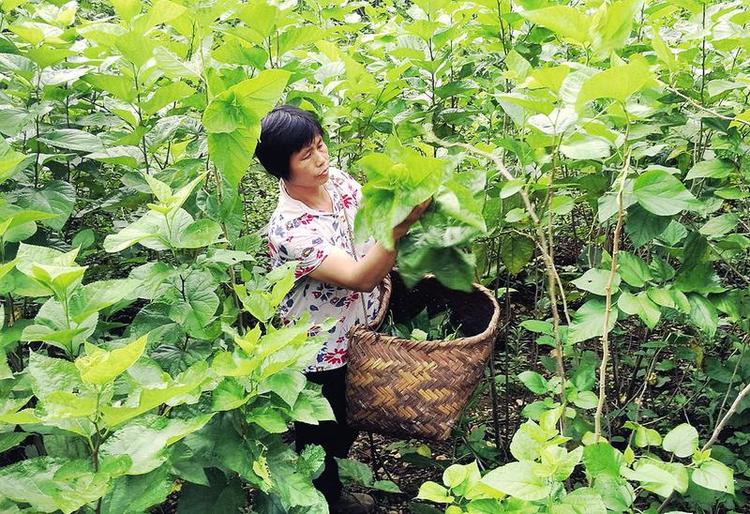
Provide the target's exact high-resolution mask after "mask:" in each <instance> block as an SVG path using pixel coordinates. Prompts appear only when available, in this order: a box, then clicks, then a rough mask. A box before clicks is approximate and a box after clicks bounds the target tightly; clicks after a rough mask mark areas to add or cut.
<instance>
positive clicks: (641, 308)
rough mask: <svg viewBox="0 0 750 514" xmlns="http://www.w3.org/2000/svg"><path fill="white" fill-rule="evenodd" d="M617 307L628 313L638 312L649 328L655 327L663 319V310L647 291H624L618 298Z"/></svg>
mask: <svg viewBox="0 0 750 514" xmlns="http://www.w3.org/2000/svg"><path fill="white" fill-rule="evenodd" d="M617 307H618V308H619V309H620V310H621V311H622V312H624V313H626V314H637V315H638V317H639V318H641V319H642V320H643V322H644V323H645V324H646V326H647V327H648V328H654V327H655V326H656V324H657V323H659V320H660V319H661V310H659V307H658V305H656V304H655V303H654V302H653V301H652V300H651V298H649V296H648V294H647V293H646V291H642V292H640V293H638V294H637V295H633V294H630V293H628V292H627V291H625V292H623V293H622V294H621V295H620V298H618V300H617Z"/></svg>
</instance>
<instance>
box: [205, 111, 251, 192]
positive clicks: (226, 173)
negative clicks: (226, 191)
mask: <svg viewBox="0 0 750 514" xmlns="http://www.w3.org/2000/svg"><path fill="white" fill-rule="evenodd" d="M258 137H260V125H257V124H256V125H253V126H252V127H249V128H242V127H241V128H238V129H236V130H234V131H233V132H229V133H219V134H209V135H208V151H209V154H210V155H211V159H212V160H213V161H214V164H215V165H216V168H217V169H218V170H219V171H220V172H221V174H222V176H223V177H224V178H225V179H226V180H227V182H229V184H230V185H232V186H233V187H237V186H238V185H239V183H240V180H242V177H243V176H244V175H245V172H246V171H247V168H248V166H249V165H250V163H251V162H252V160H253V155H254V153H253V152H255V146H256V145H257V144H258Z"/></svg>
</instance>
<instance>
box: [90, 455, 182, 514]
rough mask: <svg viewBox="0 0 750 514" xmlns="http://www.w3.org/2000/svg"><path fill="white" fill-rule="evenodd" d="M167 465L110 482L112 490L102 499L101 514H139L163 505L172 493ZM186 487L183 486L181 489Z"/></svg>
mask: <svg viewBox="0 0 750 514" xmlns="http://www.w3.org/2000/svg"><path fill="white" fill-rule="evenodd" d="M169 468H170V466H169V465H164V466H161V467H159V468H157V469H155V470H154V471H151V472H150V473H146V474H145V475H135V476H123V477H119V478H117V479H115V480H114V481H113V482H112V488H111V489H110V491H109V492H108V493H107V495H106V496H105V497H104V498H103V499H102V508H101V513H102V514H141V513H142V512H144V511H148V510H149V509H150V508H151V507H153V506H155V505H159V504H161V503H164V501H165V500H166V499H167V496H169V494H170V493H171V492H172V486H173V482H174V480H173V479H172V477H171V476H170V473H169ZM185 486H186V484H185V485H183V488H184V487H185Z"/></svg>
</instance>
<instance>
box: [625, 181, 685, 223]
mask: <svg viewBox="0 0 750 514" xmlns="http://www.w3.org/2000/svg"><path fill="white" fill-rule="evenodd" d="M633 194H635V197H636V198H637V199H638V203H639V204H640V205H641V207H643V208H644V209H646V210H647V211H649V212H651V213H653V214H656V215H657V216H672V215H674V214H679V213H680V212H682V211H683V210H691V209H693V208H694V207H695V205H696V199H695V197H694V196H693V195H692V194H691V193H690V191H688V190H687V189H686V188H685V186H684V185H682V182H680V181H679V180H678V179H677V178H675V177H674V176H672V175H670V174H669V173H667V172H666V171H662V170H651V171H647V172H645V173H643V174H641V175H640V176H639V177H638V178H637V179H636V180H635V185H634V186H633Z"/></svg>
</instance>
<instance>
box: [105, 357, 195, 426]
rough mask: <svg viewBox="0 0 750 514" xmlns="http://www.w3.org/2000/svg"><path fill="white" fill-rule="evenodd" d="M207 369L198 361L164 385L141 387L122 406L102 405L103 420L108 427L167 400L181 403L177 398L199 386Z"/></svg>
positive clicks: (172, 403)
mask: <svg viewBox="0 0 750 514" xmlns="http://www.w3.org/2000/svg"><path fill="white" fill-rule="evenodd" d="M207 370H208V365H207V364H206V363H205V362H204V361H198V362H196V363H195V364H193V365H192V366H191V367H190V368H188V369H187V370H185V371H184V372H183V373H181V374H180V375H179V376H178V377H177V378H175V380H174V381H171V382H169V383H168V384H166V385H163V384H161V383H160V384H159V385H158V386H157V387H149V388H143V389H141V390H140V391H139V394H138V396H137V398H136V401H135V402H132V403H128V404H127V405H124V406H115V405H104V406H103V407H102V409H101V410H102V414H103V420H104V422H105V423H106V424H107V425H108V426H109V427H116V426H118V425H120V424H122V423H124V422H125V421H127V420H129V419H132V418H135V417H137V416H140V415H141V414H143V413H145V412H148V411H150V410H151V409H153V408H154V407H157V406H158V405H161V404H162V403H165V402H167V401H169V402H170V404H171V405H175V404H179V403H182V402H179V401H177V398H181V397H184V395H187V394H189V393H192V392H193V391H194V390H195V389H196V388H198V387H200V385H201V384H202V383H203V382H204V381H205V380H206V377H207Z"/></svg>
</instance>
